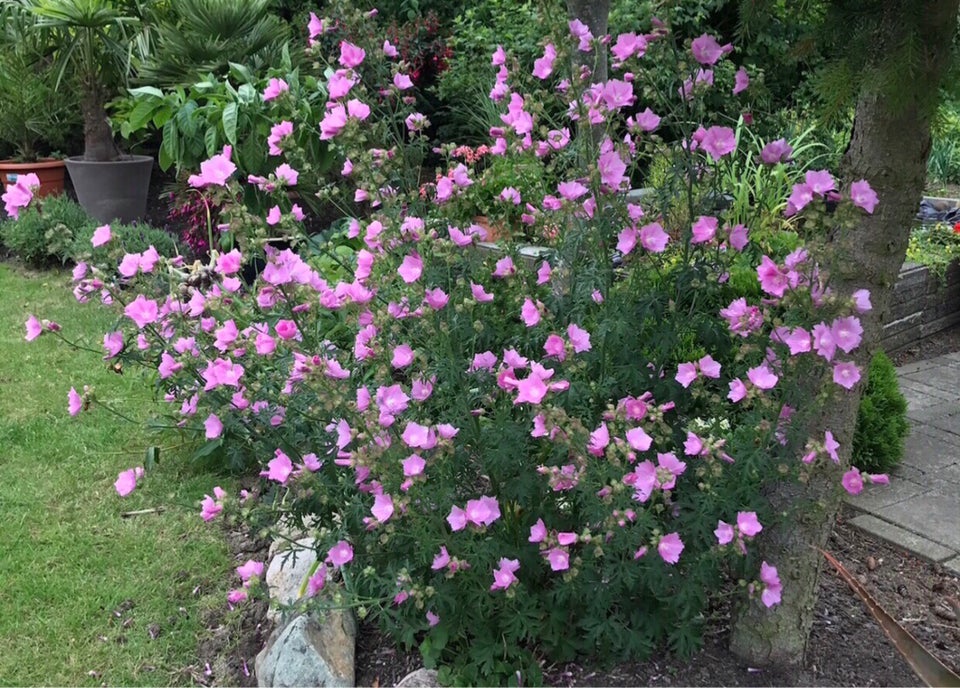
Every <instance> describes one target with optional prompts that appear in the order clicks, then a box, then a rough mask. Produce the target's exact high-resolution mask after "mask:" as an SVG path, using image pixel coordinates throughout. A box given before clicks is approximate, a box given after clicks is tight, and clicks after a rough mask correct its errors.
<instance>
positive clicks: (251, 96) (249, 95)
mask: <svg viewBox="0 0 960 688" xmlns="http://www.w3.org/2000/svg"><path fill="white" fill-rule="evenodd" d="M237 96H239V99H240V102H242V103H244V104H247V103H255V102H256V101H257V89H255V88H254V87H253V86H252V85H250V84H240V88H238V89H237Z"/></svg>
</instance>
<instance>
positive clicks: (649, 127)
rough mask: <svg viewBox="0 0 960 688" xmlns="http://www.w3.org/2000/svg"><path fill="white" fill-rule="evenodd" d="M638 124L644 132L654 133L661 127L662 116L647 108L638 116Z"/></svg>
mask: <svg viewBox="0 0 960 688" xmlns="http://www.w3.org/2000/svg"><path fill="white" fill-rule="evenodd" d="M636 123H637V126H638V127H640V128H641V129H642V130H643V131H653V130H654V129H656V128H657V127H659V126H660V116H659V115H657V114H655V113H654V112H653V111H652V110H651V109H650V108H646V109H645V110H644V111H643V112H641V113H639V114H637V116H636Z"/></svg>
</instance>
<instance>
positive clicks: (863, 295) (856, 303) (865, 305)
mask: <svg viewBox="0 0 960 688" xmlns="http://www.w3.org/2000/svg"><path fill="white" fill-rule="evenodd" d="M852 298H853V307H854V308H855V309H856V310H857V313H866V312H867V311H869V310H870V309H871V308H873V305H872V304H871V303H870V290H869V289H858V290H857V291H855V292H853V294H852Z"/></svg>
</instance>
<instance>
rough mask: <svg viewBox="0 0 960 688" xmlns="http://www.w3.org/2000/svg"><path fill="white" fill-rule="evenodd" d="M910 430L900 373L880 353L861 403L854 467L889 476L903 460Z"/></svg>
mask: <svg viewBox="0 0 960 688" xmlns="http://www.w3.org/2000/svg"><path fill="white" fill-rule="evenodd" d="M908 429H909V428H908V424H907V400H906V399H904V398H903V394H901V393H900V385H899V384H898V382H897V371H896V369H895V368H894V367H893V363H892V362H891V361H890V358H889V357H888V356H887V355H886V354H884V353H883V352H882V351H878V352H877V353H876V354H875V355H874V357H873V360H872V361H870V371H869V373H868V377H867V389H866V391H864V393H863V398H862V399H861V400H860V413H859V416H858V417H857V430H856V434H855V435H854V436H853V458H852V461H853V465H854V466H856V467H857V468H859V469H860V470H861V471H863V472H865V473H886V472H887V471H889V470H890V469H892V468H893V467H895V466H896V465H897V464H899V463H900V460H901V459H902V458H903V439H904V437H906V435H907V431H908Z"/></svg>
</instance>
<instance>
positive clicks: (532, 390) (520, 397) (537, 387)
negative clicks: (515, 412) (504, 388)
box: [513, 370, 549, 404]
mask: <svg viewBox="0 0 960 688" xmlns="http://www.w3.org/2000/svg"><path fill="white" fill-rule="evenodd" d="M548 391H549V389H548V387H547V385H546V383H545V382H544V378H543V377H541V376H540V374H539V373H537V371H536V370H531V371H530V374H529V375H528V376H527V377H526V378H525V379H523V380H518V381H517V396H516V398H515V399H514V400H513V403H514V404H522V403H525V402H526V403H531V404H539V403H540V402H541V401H543V398H544V397H545V396H546V395H547V392H548Z"/></svg>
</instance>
